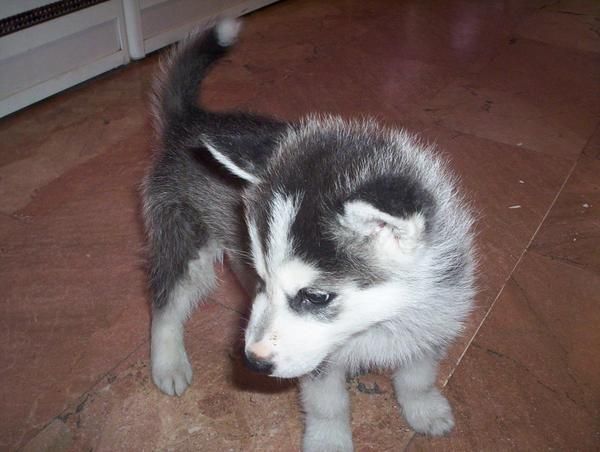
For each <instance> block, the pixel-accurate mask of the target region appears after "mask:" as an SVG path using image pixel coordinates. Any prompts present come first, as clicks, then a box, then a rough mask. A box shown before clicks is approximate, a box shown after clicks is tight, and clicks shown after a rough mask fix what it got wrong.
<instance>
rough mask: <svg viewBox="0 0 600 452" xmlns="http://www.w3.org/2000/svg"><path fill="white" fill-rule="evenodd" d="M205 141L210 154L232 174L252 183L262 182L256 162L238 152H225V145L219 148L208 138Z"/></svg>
mask: <svg viewBox="0 0 600 452" xmlns="http://www.w3.org/2000/svg"><path fill="white" fill-rule="evenodd" d="M203 141H204V146H205V147H206V149H207V150H208V152H210V155H212V157H213V158H214V159H215V160H216V161H217V162H219V163H220V164H221V165H223V166H224V167H225V168H226V169H227V170H228V171H229V172H230V173H231V174H233V175H235V176H237V177H239V178H240V179H243V180H245V181H246V182H250V183H251V184H258V183H259V182H260V178H259V177H258V174H257V173H258V171H257V168H256V165H255V162H253V161H251V160H249V159H247V158H245V157H247V156H244V155H242V154H240V153H236V152H225V147H223V148H221V149H219V148H217V146H216V145H214V144H212V143H209V142H208V141H206V140H203Z"/></svg>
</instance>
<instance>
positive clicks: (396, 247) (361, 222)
mask: <svg viewBox="0 0 600 452" xmlns="http://www.w3.org/2000/svg"><path fill="white" fill-rule="evenodd" d="M339 223H340V225H341V226H342V227H343V228H344V229H345V231H346V234H344V235H345V236H346V239H347V240H352V239H354V240H360V241H363V240H364V239H369V240H371V242H372V244H373V245H374V246H375V247H376V248H377V249H378V250H379V251H382V252H383V253H384V255H385V254H389V253H392V254H396V253H397V252H401V253H405V254H410V253H412V252H413V251H414V250H415V249H416V248H417V247H418V246H419V245H420V243H421V242H422V241H423V238H424V234H425V217H424V216H423V214H421V213H413V214H410V215H407V216H406V217H397V216H394V215H390V214H388V213H386V212H383V211H382V210H379V209H378V208H377V207H375V206H374V205H373V204H370V203H368V202H366V201H362V200H352V201H347V202H346V203H345V204H344V210H343V213H342V214H341V215H340V216H339Z"/></svg>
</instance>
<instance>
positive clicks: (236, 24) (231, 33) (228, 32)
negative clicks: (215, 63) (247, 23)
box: [216, 17, 242, 47]
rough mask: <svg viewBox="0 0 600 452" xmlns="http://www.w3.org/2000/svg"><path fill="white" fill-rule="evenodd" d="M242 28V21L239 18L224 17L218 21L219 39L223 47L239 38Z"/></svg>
mask: <svg viewBox="0 0 600 452" xmlns="http://www.w3.org/2000/svg"><path fill="white" fill-rule="evenodd" d="M241 28H242V23H241V21H240V20H238V19H233V18H229V17H228V18H226V19H222V20H220V21H219V23H217V26H216V32H217V41H219V45H220V46H222V47H229V46H230V45H232V44H233V43H234V42H235V40H236V39H237V36H238V34H239V33H240V30H241Z"/></svg>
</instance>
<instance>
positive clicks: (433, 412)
mask: <svg viewBox="0 0 600 452" xmlns="http://www.w3.org/2000/svg"><path fill="white" fill-rule="evenodd" d="M402 409H403V411H404V417H405V418H406V421H407V422H408V423H409V425H410V426H411V427H412V428H413V429H414V430H415V431H416V432H418V433H424V434H426V435H430V436H441V435H445V434H446V433H448V432H450V430H452V428H453V427H454V417H453V416H452V408H450V404H449V403H448V401H447V400H446V398H445V397H444V396H443V395H442V394H440V392H439V391H438V390H437V389H434V390H432V391H429V392H427V393H425V394H420V395H419V396H418V397H415V398H411V399H408V400H404V401H403V403H402Z"/></svg>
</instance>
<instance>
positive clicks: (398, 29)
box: [0, 0, 600, 451]
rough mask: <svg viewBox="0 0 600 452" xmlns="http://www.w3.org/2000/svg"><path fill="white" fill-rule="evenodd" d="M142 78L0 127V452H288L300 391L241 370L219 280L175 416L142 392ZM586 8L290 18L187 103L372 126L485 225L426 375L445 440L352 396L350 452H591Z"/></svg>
mask: <svg viewBox="0 0 600 452" xmlns="http://www.w3.org/2000/svg"><path fill="white" fill-rule="evenodd" d="M156 61H157V57H156V55H154V56H150V57H149V58H147V59H146V60H144V61H141V62H137V63H132V64H130V65H129V66H127V67H125V68H122V69H119V70H116V71H113V72H111V73H109V74H106V75H104V76H102V77H99V78H97V79H95V80H93V81H90V82H88V83H85V84H83V85H81V86H78V87H76V88H74V89H71V90H69V91H68V92H65V93H62V94H60V95H57V96H55V97H53V98H51V99H48V100H46V101H44V102H41V103H39V104H37V105H35V106H33V107H30V108H28V109H26V110H24V111H21V112H19V113H16V114H14V115H12V116H10V117H8V118H5V119H3V120H1V122H0V147H1V152H0V326H1V327H0V335H1V340H0V381H1V383H2V384H0V404H1V406H2V410H0V450H17V449H22V450H27V451H40V450H71V451H81V450H94V451H98V450H102V451H117V450H124V451H129V450H139V451H142V450H148V451H149V450H177V451H188V450H189V451H191V450H209V451H210V450H214V451H221V450H255V451H266V450H273V451H275V450H297V449H298V446H299V439H300V433H301V418H300V413H299V410H298V407H297V403H296V402H297V401H296V398H297V394H296V390H295V388H294V386H293V385H291V384H284V383H281V382H273V381H270V380H268V379H265V378H261V377H257V376H254V375H252V374H251V373H249V372H248V371H246V370H245V369H244V367H243V366H242V365H241V364H240V360H239V354H238V351H237V350H238V345H236V344H239V338H240V336H241V329H240V323H241V317H242V316H243V314H244V312H245V309H246V308H247V304H248V300H247V296H246V295H245V294H244V292H243V290H242V289H241V286H240V285H239V284H238V283H237V281H236V280H235V278H234V277H233V276H232V275H231V273H230V272H229V270H228V269H227V268H223V269H221V279H222V284H221V287H220V289H219V291H218V292H217V293H216V294H215V295H214V297H213V300H212V302H211V303H208V304H206V305H204V306H202V307H201V308H200V309H199V310H198V312H197V313H196V315H195V316H194V318H193V319H192V320H191V321H190V323H189V326H188V329H187V335H186V340H187V344H188V349H189V351H190V354H191V360H192V363H193V366H194V371H195V378H194V382H193V384H192V386H191V388H190V389H189V390H188V391H187V392H186V394H185V396H184V397H182V398H169V397H167V396H165V395H163V394H161V393H159V392H158V391H157V390H156V388H155V387H154V386H153V384H152V383H151V381H150V379H149V373H148V325H149V315H148V309H147V293H146V289H145V280H144V268H143V235H142V231H141V228H140V221H139V214H138V210H139V205H138V185H139V181H140V178H141V176H142V174H143V172H144V169H145V167H146V165H147V162H148V157H149V154H150V146H151V143H150V139H151V138H150V132H149V126H148V114H147V108H146V107H147V93H148V88H149V84H150V79H151V75H152V71H153V70H154V69H155V67H156ZM599 88H600V3H599V2H598V1H597V0H505V1H501V0H490V1H478V0H444V1H426V2H425V1H420V0H407V1H377V2H362V1H358V0H334V1H327V2H324V1H323V2H322V1H318V0H287V1H282V2H280V3H277V4H275V5H273V6H270V7H268V8H265V9H263V10H260V11H258V12H256V13H254V14H252V15H251V16H248V17H247V19H246V23H245V29H244V31H243V34H242V40H241V42H240V45H239V46H238V48H237V49H236V50H235V51H234V52H233V53H232V54H231V56H230V57H228V58H227V60H226V61H224V63H223V64H222V65H221V66H219V67H218V68H217V69H216V70H215V71H214V72H213V74H211V76H210V78H209V80H208V81H207V84H206V89H205V91H204V97H205V101H206V102H207V103H208V104H209V105H210V106H211V107H214V108H228V107H242V108H245V109H251V110H254V111H259V112H263V113H268V114H274V115H278V116H281V117H284V118H288V119H294V118H298V117H299V116H301V115H303V114H305V113H308V112H311V111H333V112H337V113H342V114H344V115H346V116H349V115H365V114H369V115H374V116H376V117H378V118H380V119H381V120H383V121H385V122H388V123H391V124H399V125H402V126H405V127H407V128H409V129H411V130H414V131H416V132H419V133H421V134H422V136H423V137H424V138H426V139H427V140H430V141H435V142H436V143H438V145H439V147H440V150H441V152H444V153H445V154H447V155H448V156H449V157H450V159H451V160H452V162H453V165H454V167H455V169H456V171H457V172H458V173H459V174H460V175H461V176H462V181H463V186H464V188H465V190H466V191H467V192H468V194H469V196H470V197H471V199H472V200H473V205H474V206H475V208H476V209H477V211H478V212H479V214H480V221H479V224H478V246H479V250H480V255H481V277H480V283H479V284H480V293H479V296H478V299H477V301H478V303H477V309H476V310H475V312H474V314H473V316H472V319H471V321H470V323H469V325H468V328H467V331H466V334H465V336H464V337H463V338H462V339H461V340H459V341H458V342H457V344H456V345H455V346H454V347H453V348H452V349H451V351H450V354H449V357H448V359H447V360H446V361H445V362H444V364H443V366H442V374H441V375H440V383H441V384H443V385H445V389H444V391H445V393H446V394H447V395H448V397H449V399H450V401H451V403H452V405H453V407H454V410H455V415H456V421H457V427H456V429H455V431H454V432H453V433H452V434H450V435H449V436H447V437H444V438H437V439H431V438H427V437H423V436H419V435H415V434H414V433H413V432H412V431H411V430H410V429H409V428H408V427H407V426H406V424H405V423H404V421H403V420H402V417H401V416H400V414H399V410H398V406H397V404H396V402H395V399H394V396H393V393H392V390H391V386H390V383H389V381H388V379H387V378H386V376H385V375H365V376H363V377H359V378H356V379H354V380H351V381H349V382H348V387H349V389H350V391H351V394H352V403H353V421H352V422H353V424H352V425H353V432H354V439H355V445H356V449H357V450H360V451H363V450H364V451H367V450H373V451H383V450H390V451H397V450H403V449H406V450H541V449H552V450H582V451H587V450H598V449H599V448H600V371H599V370H598V369H600V327H599V326H600V89H599Z"/></svg>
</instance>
